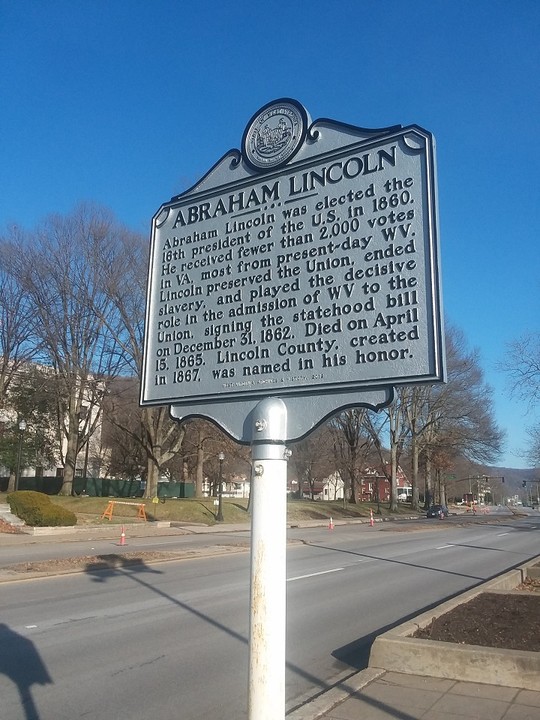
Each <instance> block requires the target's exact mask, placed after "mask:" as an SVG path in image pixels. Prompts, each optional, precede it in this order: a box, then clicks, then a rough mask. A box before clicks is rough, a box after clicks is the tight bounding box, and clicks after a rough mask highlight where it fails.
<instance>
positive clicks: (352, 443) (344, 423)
mask: <svg viewBox="0 0 540 720" xmlns="http://www.w3.org/2000/svg"><path fill="white" fill-rule="evenodd" d="M330 424H331V427H332V430H333V446H334V455H335V458H336V462H337V464H338V467H339V471H340V474H341V476H342V479H343V484H344V488H343V491H344V496H345V497H348V498H349V500H350V502H352V503H355V502H356V498H357V487H358V482H359V479H360V474H361V470H362V466H363V465H365V462H366V458H367V457H368V455H369V453H370V451H371V449H372V447H373V444H374V434H373V433H372V432H371V431H372V427H371V425H370V421H369V418H368V411H367V410H366V409H365V408H353V409H352V410H344V411H343V412H342V413H340V414H339V415H336V417H335V418H333V419H332V420H331V423H330Z"/></svg>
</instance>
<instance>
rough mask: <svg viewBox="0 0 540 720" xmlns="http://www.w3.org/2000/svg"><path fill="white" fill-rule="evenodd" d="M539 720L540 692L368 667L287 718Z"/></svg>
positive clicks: (344, 719) (295, 719)
mask: <svg viewBox="0 0 540 720" xmlns="http://www.w3.org/2000/svg"><path fill="white" fill-rule="evenodd" d="M319 718H321V719H324V720H538V719H539V718H540V692H535V691H532V690H520V689H517V688H510V687H502V686H498V685H482V684H479V683H470V682H460V681H456V680H448V679H443V678H433V677H421V676H419V675H406V674H400V673H396V672H386V671H384V670H376V669H374V668H368V669H367V670H363V671H362V672H360V673H358V674H357V675H354V676H353V677H352V678H349V680H347V681H346V682H345V683H343V685H342V687H340V688H335V689H333V690H330V691H328V692H327V693H324V694H323V695H321V696H320V697H319V698H318V699H317V700H315V701H313V702H311V703H309V704H307V705H304V706H303V707H302V708H299V709H298V710H295V711H293V712H292V713H290V714H289V715H287V720H318V719H319Z"/></svg>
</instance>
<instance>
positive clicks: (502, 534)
mask: <svg viewBox="0 0 540 720" xmlns="http://www.w3.org/2000/svg"><path fill="white" fill-rule="evenodd" d="M505 535H510V533H507V532H506V533H498V534H497V537H504V536H505Z"/></svg>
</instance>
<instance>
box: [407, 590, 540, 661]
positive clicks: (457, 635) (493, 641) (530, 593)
mask: <svg viewBox="0 0 540 720" xmlns="http://www.w3.org/2000/svg"><path fill="white" fill-rule="evenodd" d="M519 589H520V590H523V592H515V593H489V592H485V593H480V595H477V596H476V597H475V598H473V599H472V600H469V602H468V603H465V604H463V605H460V606H458V607H456V608H454V609H453V610H450V611H449V612H447V613H445V614H444V615H441V616H440V617H438V618H433V620H432V621H431V623H430V624H429V625H427V626H426V627H423V628H419V629H418V630H417V631H416V632H415V633H414V635H413V637H415V638H422V639H425V640H440V641H442V642H452V643H460V644H463V645H481V646H483V647H492V648H506V649H508V650H529V651H533V652H539V651H540V592H535V590H540V583H539V582H538V581H531V580H528V581H527V582H525V583H524V584H523V585H522V586H520V588H519Z"/></svg>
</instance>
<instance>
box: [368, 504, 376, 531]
mask: <svg viewBox="0 0 540 720" xmlns="http://www.w3.org/2000/svg"><path fill="white" fill-rule="evenodd" d="M373 525H375V523H374V522H373V510H372V509H371V508H370V510H369V526H370V527H373Z"/></svg>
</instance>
